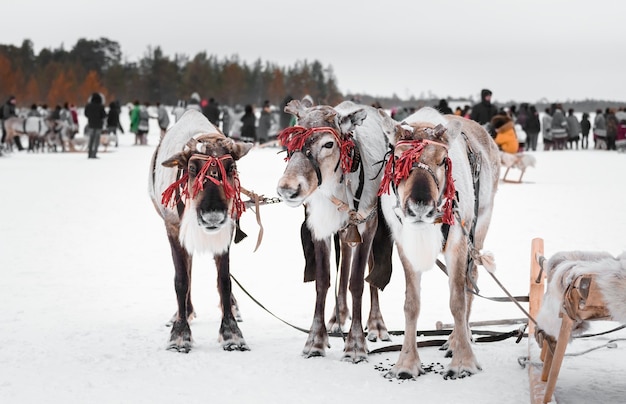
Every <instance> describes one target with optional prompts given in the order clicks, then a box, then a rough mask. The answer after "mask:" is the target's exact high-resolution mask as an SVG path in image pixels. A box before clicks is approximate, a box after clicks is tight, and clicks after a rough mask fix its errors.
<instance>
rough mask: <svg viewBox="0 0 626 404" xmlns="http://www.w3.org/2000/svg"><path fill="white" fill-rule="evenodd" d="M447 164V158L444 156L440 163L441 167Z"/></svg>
mask: <svg viewBox="0 0 626 404" xmlns="http://www.w3.org/2000/svg"><path fill="white" fill-rule="evenodd" d="M445 164H446V158H445V157H444V158H442V159H441V163H439V167H441V166H443V165H445Z"/></svg>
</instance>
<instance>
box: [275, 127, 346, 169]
mask: <svg viewBox="0 0 626 404" xmlns="http://www.w3.org/2000/svg"><path fill="white" fill-rule="evenodd" d="M319 132H330V133H332V134H333V136H334V137H335V140H336V141H337V144H338V145H339V162H340V164H341V170H342V171H343V173H344V174H345V173H348V172H350V169H351V168H352V154H353V153H352V151H353V150H354V140H353V139H352V136H350V135H348V136H346V137H345V138H342V136H341V135H340V134H339V132H337V130H336V129H334V128H331V127H329V126H320V127H318V128H305V127H303V126H290V127H288V128H285V129H283V131H282V132H280V133H279V134H278V141H279V142H280V143H281V144H282V145H283V146H285V147H286V148H287V157H285V161H288V160H289V158H290V157H291V155H292V154H293V153H295V152H297V151H299V152H303V153H305V154H307V157H309V154H310V153H311V151H310V149H309V148H308V147H306V143H307V140H308V139H309V138H310V137H311V136H312V135H314V134H315V133H319Z"/></svg>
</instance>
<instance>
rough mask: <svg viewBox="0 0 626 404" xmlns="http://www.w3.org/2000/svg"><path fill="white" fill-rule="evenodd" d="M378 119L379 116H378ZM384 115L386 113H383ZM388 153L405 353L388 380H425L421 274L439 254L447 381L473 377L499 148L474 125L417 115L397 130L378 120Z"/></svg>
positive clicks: (387, 198)
mask: <svg viewBox="0 0 626 404" xmlns="http://www.w3.org/2000/svg"><path fill="white" fill-rule="evenodd" d="M381 113H382V112H381ZM383 114H384V113H383ZM383 127H384V131H385V133H386V135H387V137H388V138H389V144H390V145H391V147H392V152H393V153H392V155H391V156H390V157H389V158H388V160H387V162H386V166H385V172H384V175H383V179H382V181H381V187H380V191H379V194H380V197H381V205H382V211H383V214H384V217H385V219H386V221H387V223H388V224H389V227H390V228H391V232H392V235H393V239H394V241H395V243H396V248H397V251H398V254H399V256H400V260H401V262H402V265H403V267H404V274H405V279H406V300H405V303H404V315H405V335H404V342H403V345H402V352H401V353H400V357H399V358H398V361H397V362H396V364H395V365H394V366H393V368H392V369H391V370H390V371H389V372H388V373H387V374H386V377H388V378H394V377H396V378H399V379H404V378H414V377H417V376H419V375H420V374H423V373H424V370H423V369H422V366H421V361H420V358H419V354H418V352H417V345H416V324H417V317H418V315H419V311H420V282H421V274H422V272H424V271H426V270H428V269H430V268H432V267H433V266H434V264H435V261H436V259H437V255H438V254H439V253H443V255H444V257H445V262H446V266H447V272H448V276H449V277H450V280H449V285H450V311H451V312H452V316H453V318H454V330H453V332H452V334H451V335H450V337H449V339H448V342H447V343H446V344H445V346H444V349H446V350H447V352H446V357H452V361H451V363H450V365H449V366H448V368H447V370H446V372H444V378H446V379H448V378H450V379H456V378H461V377H465V376H470V375H472V374H474V373H476V372H478V371H479V370H480V369H481V368H480V365H479V363H478V361H477V360H476V358H475V356H474V353H473V351H472V347H471V332H470V329H469V325H468V321H469V316H470V309H471V304H472V296H473V295H472V294H471V293H470V292H469V291H468V290H466V287H471V286H472V283H473V282H476V278H477V267H476V264H478V263H482V264H483V265H485V266H486V267H488V269H493V267H494V265H495V264H494V263H493V257H492V256H490V255H488V254H484V255H483V254H481V253H480V250H481V249H482V247H483V242H484V239H485V236H486V233H487V229H488V227H489V222H490V220H491V213H492V208H493V200H494V196H495V192H496V189H497V185H498V178H499V175H500V159H499V155H498V148H497V146H496V144H495V143H494V142H493V140H492V139H491V137H490V136H489V134H488V133H487V132H486V131H485V130H484V129H483V128H482V127H481V126H480V125H478V124H477V123H475V122H473V121H471V120H467V119H464V118H460V117H456V116H454V115H445V116H443V115H441V114H440V113H439V112H437V111H436V110H434V109H432V108H422V109H420V110H419V111H417V112H416V113H414V114H413V115H411V116H409V117H407V118H406V120H405V121H403V122H402V124H400V123H398V122H396V121H394V120H393V119H391V118H390V117H388V116H386V114H385V116H384V118H383Z"/></svg>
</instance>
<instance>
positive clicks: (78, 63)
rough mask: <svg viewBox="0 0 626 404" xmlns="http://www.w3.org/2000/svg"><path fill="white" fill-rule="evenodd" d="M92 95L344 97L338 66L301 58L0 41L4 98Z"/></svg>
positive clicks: (126, 98)
mask: <svg viewBox="0 0 626 404" xmlns="http://www.w3.org/2000/svg"><path fill="white" fill-rule="evenodd" d="M93 92H101V93H102V94H103V95H104V96H105V97H106V99H107V100H118V101H120V103H122V104H124V103H127V102H133V101H134V100H138V101H139V102H141V103H143V102H150V103H155V102H157V101H158V102H160V103H162V104H165V105H175V104H176V103H177V101H178V100H188V99H189V97H190V95H191V94H192V93H194V92H197V93H198V94H200V96H201V97H203V98H209V97H212V98H215V99H216V100H217V101H218V102H219V103H221V104H228V105H236V104H241V105H244V104H254V105H261V104H262V103H263V101H265V100H269V101H270V102H271V103H272V104H276V105H280V104H281V102H282V101H283V99H284V98H285V97H286V96H287V95H290V96H292V97H294V98H302V97H303V96H304V95H306V94H309V95H311V96H312V97H313V99H314V100H316V102H319V103H325V104H331V105H333V104H336V103H338V102H340V101H342V100H343V95H342V94H341V93H340V92H339V90H338V88H337V85H336V81H335V78H334V76H333V72H332V67H331V66H328V67H324V66H323V65H322V64H321V63H320V62H319V61H317V60H315V61H313V62H309V61H307V60H304V61H298V62H296V63H295V64H294V65H293V66H288V67H281V66H278V65H276V64H274V63H270V62H264V61H262V60H260V59H259V60H257V61H255V62H254V63H252V64H248V63H246V62H245V61H241V60H239V57H238V56H237V55H235V56H232V57H226V58H221V59H220V58H218V57H217V56H214V55H208V54H207V53H206V52H200V53H198V54H196V55H195V56H193V57H192V58H190V57H188V56H187V55H182V54H176V55H174V57H169V56H167V55H164V54H163V51H162V50H161V48H160V47H158V46H157V47H154V48H152V47H149V48H148V49H147V51H146V52H145V54H144V56H143V57H142V58H141V59H140V60H139V61H138V62H128V61H126V60H124V59H123V55H122V51H121V47H120V44H119V43H118V42H116V41H112V40H109V39H107V38H99V39H97V40H89V39H84V38H81V39H79V40H78V41H77V42H76V44H75V45H74V46H73V47H72V49H71V50H69V51H68V50H65V49H64V48H63V47H62V46H61V47H59V48H57V49H48V48H45V49H42V50H41V51H40V52H39V53H35V51H34V47H33V43H32V41H30V40H29V39H26V40H24V41H23V42H22V45H21V46H20V47H17V46H14V45H2V44H0V96H2V97H4V99H6V98H7V97H8V96H9V95H14V96H16V97H17V100H18V104H19V105H22V106H26V105H30V104H42V103H45V104H47V105H48V106H49V107H54V106H56V105H63V104H64V103H66V102H67V103H70V104H75V105H78V106H82V105H85V104H86V102H87V99H88V98H89V96H90V95H91V94H92V93H93Z"/></svg>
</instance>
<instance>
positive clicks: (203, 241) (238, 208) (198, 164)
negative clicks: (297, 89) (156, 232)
mask: <svg viewBox="0 0 626 404" xmlns="http://www.w3.org/2000/svg"><path fill="white" fill-rule="evenodd" d="M251 148H252V144H251V143H243V142H235V141H233V140H232V139H230V138H227V137H225V136H224V135H223V134H222V133H221V132H220V131H219V130H218V129H217V128H215V127H214V126H213V125H212V124H211V123H210V122H209V121H208V119H206V117H205V116H204V115H202V113H200V112H198V111H195V110H189V111H187V112H185V114H184V115H183V116H182V117H181V119H180V120H179V121H178V122H177V123H176V124H175V125H174V126H172V127H171V128H170V129H169V130H168V131H167V133H166V135H165V136H164V137H163V138H162V139H161V141H160V143H159V145H158V146H157V148H156V150H155V152H154V155H153V158H152V165H151V173H150V174H151V175H150V179H149V192H150V197H151V199H152V202H153V203H154V206H155V208H156V210H157V212H158V213H159V215H160V216H161V218H162V219H163V221H164V223H165V230H166V233H167V238H168V240H169V243H170V247H171V251H172V258H173V261H174V269H175V277H174V287H175V290H176V300H177V303H178V311H177V313H176V314H175V316H174V318H173V322H172V330H171V335H170V341H169V345H168V349H170V350H173V351H178V352H184V353H187V352H189V351H190V349H191V347H192V338H191V329H190V327H189V321H190V320H191V318H192V317H193V316H194V309H193V305H192V303H191V295H190V290H191V266H192V257H193V254H194V253H195V252H198V253H202V252H208V253H212V254H213V255H214V260H215V266H216V267H217V273H218V274H217V275H218V276H217V283H218V290H219V294H220V299H221V308H222V322H221V326H220V330H219V341H220V342H221V345H222V347H223V348H224V349H225V350H240V351H245V350H249V347H248V345H247V344H246V342H245V340H244V338H243V335H242V333H241V330H240V329H239V327H238V325H237V322H236V319H235V316H234V315H233V310H232V309H231V306H232V304H233V302H234V298H233V296H232V293H231V281H230V270H229V251H230V245H231V241H232V239H233V234H234V232H235V228H236V226H237V222H238V219H239V216H240V215H241V213H242V212H243V211H244V210H245V205H244V203H243V202H242V201H241V197H240V185H239V177H238V175H237V165H236V161H237V160H239V159H240V158H242V157H243V156H245V155H246V154H247V153H248V152H249V151H250V149H251Z"/></svg>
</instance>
